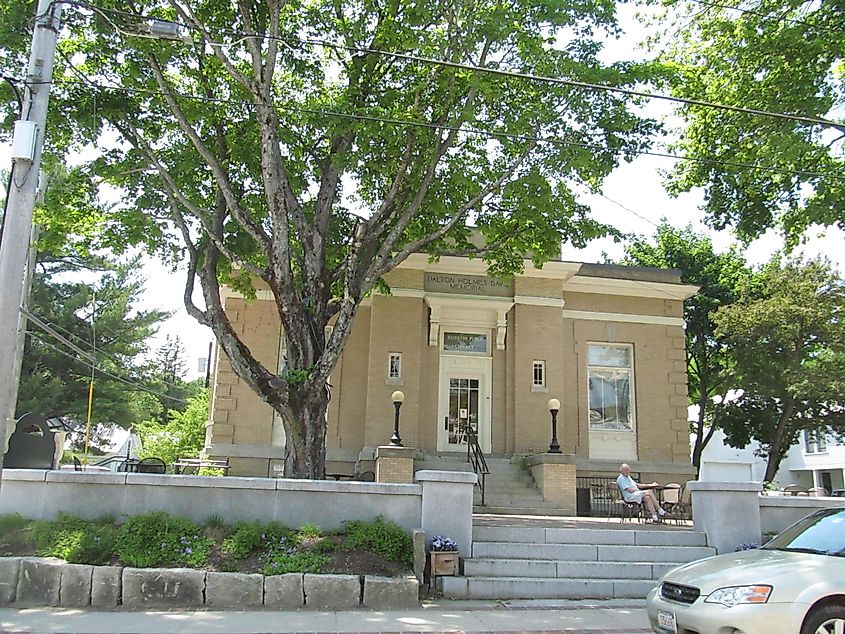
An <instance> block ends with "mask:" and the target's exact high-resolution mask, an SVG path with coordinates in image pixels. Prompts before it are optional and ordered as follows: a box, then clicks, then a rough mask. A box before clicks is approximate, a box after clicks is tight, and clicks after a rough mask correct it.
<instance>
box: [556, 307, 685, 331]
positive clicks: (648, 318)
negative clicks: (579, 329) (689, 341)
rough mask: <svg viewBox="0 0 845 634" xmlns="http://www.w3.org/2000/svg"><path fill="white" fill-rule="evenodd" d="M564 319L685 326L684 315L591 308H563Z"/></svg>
mask: <svg viewBox="0 0 845 634" xmlns="http://www.w3.org/2000/svg"><path fill="white" fill-rule="evenodd" d="M563 318H564V319H581V320H586V321H615V322H625V323H633V324H652V325H657V326H677V327H679V328H683V327H684V320H683V318H682V317H663V316H660V315H635V314H631V313H604V312H596V311H591V310H569V309H564V310H563Z"/></svg>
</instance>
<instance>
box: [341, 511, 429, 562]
mask: <svg viewBox="0 0 845 634" xmlns="http://www.w3.org/2000/svg"><path fill="white" fill-rule="evenodd" d="M345 527H346V528H345V533H346V536H345V539H344V540H343V547H344V548H363V549H367V550H373V551H375V552H377V553H379V554H380V555H382V556H383V557H385V558H387V559H390V560H393V561H397V562H399V563H402V564H404V565H406V566H408V567H409V568H412V567H413V566H414V544H413V540H412V539H411V536H410V535H409V534H408V533H407V532H406V531H405V529H403V528H402V527H401V526H399V525H398V524H396V523H394V522H391V521H388V520H386V519H384V517H382V516H381V515H379V516H378V517H377V518H376V519H375V520H374V521H372V522H363V521H360V520H353V521H350V522H346V523H345Z"/></svg>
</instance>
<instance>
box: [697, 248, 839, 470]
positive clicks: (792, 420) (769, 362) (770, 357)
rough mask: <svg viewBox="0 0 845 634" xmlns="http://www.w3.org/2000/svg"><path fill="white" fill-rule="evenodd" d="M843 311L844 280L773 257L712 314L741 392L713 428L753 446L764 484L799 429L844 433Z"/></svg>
mask: <svg viewBox="0 0 845 634" xmlns="http://www.w3.org/2000/svg"><path fill="white" fill-rule="evenodd" d="M843 309H845V281H844V280H842V279H841V277H839V276H838V275H837V274H836V273H835V271H833V270H832V269H831V267H830V266H829V264H827V263H825V262H822V261H818V260H816V261H810V262H808V263H806V264H803V263H801V262H798V261H788V262H786V263H785V264H784V265H783V266H781V264H780V262H779V261H778V259H777V258H775V259H774V260H773V261H772V262H770V263H769V264H768V265H767V266H766V267H764V268H763V270H762V271H760V272H759V274H756V275H755V276H754V277H753V279H752V280H751V281H750V282H749V283H748V284H746V285H745V287H744V288H743V290H742V292H741V295H740V298H739V299H738V300H737V301H736V302H734V303H733V304H730V305H728V306H723V307H721V308H719V309H718V310H717V311H716V313H715V315H714V316H713V319H714V321H715V323H716V334H717V336H719V337H721V338H722V339H723V340H724V341H725V343H726V345H727V346H728V347H729V349H730V352H731V355H732V357H733V359H734V367H733V381H734V387H735V388H736V389H737V390H741V395H740V396H739V397H738V398H736V399H735V400H733V401H730V402H729V403H728V404H727V405H726V407H725V409H724V412H723V414H722V416H721V418H720V420H721V425H722V428H723V429H724V430H725V435H726V437H727V441H728V443H729V444H730V445H731V446H733V447H745V446H747V445H748V444H749V442H750V441H751V440H756V441H757V442H759V443H760V445H761V447H762V453H763V455H764V456H765V457H766V458H767V460H768V462H767V465H766V475H765V480H766V481H769V482H771V481H772V480H774V478H775V475H776V474H777V470H778V466H779V465H780V462H781V459H782V458H783V457H784V455H786V452H787V450H788V449H789V448H790V447H791V446H792V445H793V444H795V442H796V441H797V440H798V439H799V436H800V433H801V432H802V431H805V430H808V431H815V432H819V433H828V432H835V433H840V434H841V433H843V432H845V314H843Z"/></svg>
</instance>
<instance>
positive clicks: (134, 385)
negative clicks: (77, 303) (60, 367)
mask: <svg viewBox="0 0 845 634" xmlns="http://www.w3.org/2000/svg"><path fill="white" fill-rule="evenodd" d="M27 334H30V335H34V336H35V337H36V338H38V339H39V341H40V342H41V343H42V345H45V346H47V347H48V348H50V349H51V350H53V351H55V352H58V353H59V354H61V355H63V356H65V357H67V358H68V359H72V360H74V361H80V359H79V357H76V356H74V355H72V354H70V353H69V352H67V351H66V350H62V349H61V348H59V347H58V346H54V345H53V344H51V343H50V342H49V341H46V340H45V339H44V337H43V335H42V334H41V333H38V332H36V331H34V330H27ZM97 372H99V373H100V374H104V375H105V376H108V377H110V378H112V379H114V380H115V381H119V382H120V383H123V384H125V385H128V386H129V387H131V388H132V389H133V390H137V391H139V392H146V393H147V394H151V395H152V396H157V397H158V398H162V399H166V400H169V401H175V402H177V403H184V404H188V403H189V401H186V400H185V399H181V398H177V397H175V396H170V395H168V394H162V393H161V392H156V391H155V390H151V389H150V388H147V387H144V386H143V385H139V384H137V383H132V382H131V381H129V380H127V379H124V378H122V377H119V376H117V375H116V374H112V373H111V372H109V371H108V370H104V369H103V368H99V367H98V368H97Z"/></svg>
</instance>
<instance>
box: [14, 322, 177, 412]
mask: <svg viewBox="0 0 845 634" xmlns="http://www.w3.org/2000/svg"><path fill="white" fill-rule="evenodd" d="M21 313H23V314H24V315H26V317H27V319H28V320H29V321H31V322H32V323H34V324H35V325H36V326H38V327H39V328H41V330H43V331H44V332H45V333H47V334H48V335H49V336H50V337H52V338H53V339H55V340H56V341H60V342H61V343H62V344H64V345H65V346H66V347H68V348H70V349H71V350H73V351H74V352H75V353H76V354H77V355H79V357H81V358H79V357H72V358H74V359H76V360H77V361H84V362H86V363H87V364H89V365H92V367H93V366H97V360H96V358H95V357H93V356H92V355H91V354H90V353H89V352H87V351H85V350H83V349H82V348H80V347H79V346H77V345H76V344H75V343H73V342H72V341H70V340H69V339H67V338H66V337H64V336H62V335H61V334H59V333H58V332H56V331H55V330H54V329H53V328H51V327H50V326H49V325H48V324H47V323H46V322H45V321H44V320H42V319H41V318H40V317H39V316H38V315H35V314H34V313H33V312H32V311H30V310H28V309H26V308H24V307H23V306H21ZM28 332H29V333H30V334H33V335H35V336H36V337H38V338H39V339H40V340H41V341H42V342H43V341H44V339H43V336H40V335H39V333H37V332H35V331H31V330H30V331H28ZM45 343H46V342H45ZM47 345H49V344H47ZM51 347H52V346H51ZM66 356H71V355H69V354H67V353H66ZM96 369H97V372H100V373H102V374H105V375H106V376H109V377H111V378H113V379H115V380H116V381H120V382H121V383H125V384H126V385H131V386H133V387H134V388H136V389H139V390H141V391H144V392H147V393H149V394H153V395H154V396H158V397H160V398H164V399H169V400H171V401H176V402H179V403H188V401H186V400H185V399H181V398H177V397H175V396H170V395H168V394H163V393H161V392H158V391H156V390H153V389H150V388H147V387H145V386H143V385H140V384H139V381H140V380H139V379H136V378H134V377H130V378H129V379H126V378H123V377H120V376H117V375H116V374H113V373H111V372H109V371H108V370H105V369H103V368H101V367H99V366H97V367H96ZM133 381H135V382H133Z"/></svg>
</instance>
